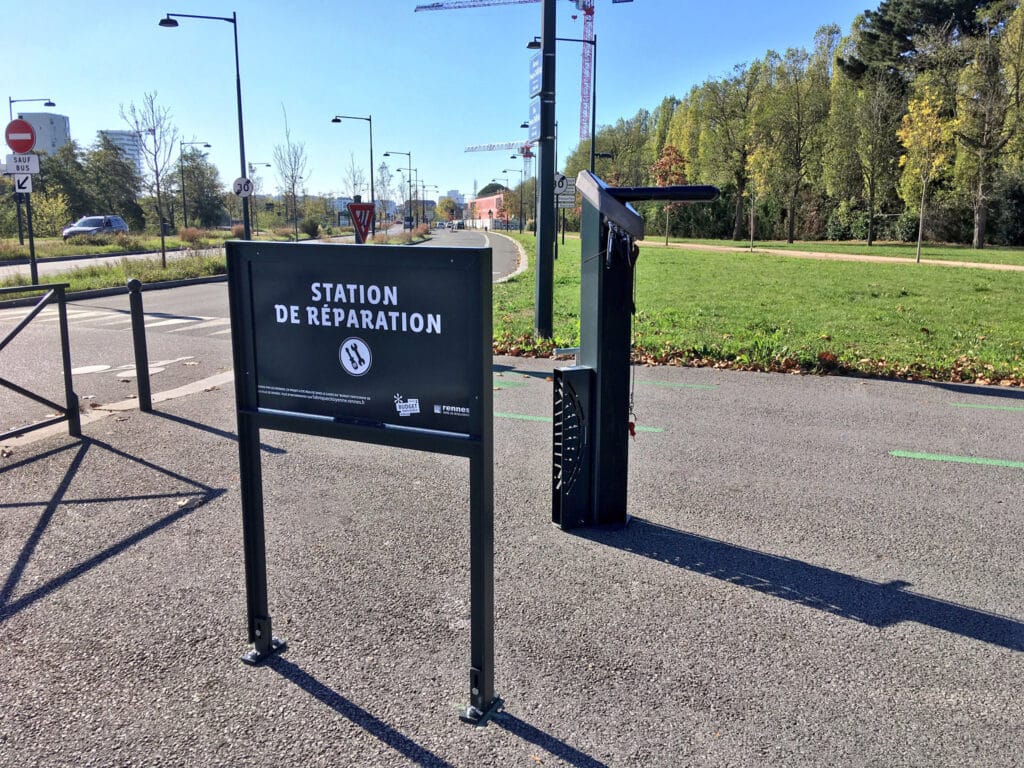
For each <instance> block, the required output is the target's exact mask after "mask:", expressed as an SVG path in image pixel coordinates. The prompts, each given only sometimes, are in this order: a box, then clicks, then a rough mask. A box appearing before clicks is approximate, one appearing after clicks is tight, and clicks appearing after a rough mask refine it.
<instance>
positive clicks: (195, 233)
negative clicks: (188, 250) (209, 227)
mask: <svg viewBox="0 0 1024 768" xmlns="http://www.w3.org/2000/svg"><path fill="white" fill-rule="evenodd" d="M178 239H179V240H181V241H182V242H183V243H188V244H189V245H191V246H193V247H195V246H197V245H199V243H200V242H202V239H203V233H202V231H201V230H199V229H197V228H196V227H183V228H182V229H180V230H178Z"/></svg>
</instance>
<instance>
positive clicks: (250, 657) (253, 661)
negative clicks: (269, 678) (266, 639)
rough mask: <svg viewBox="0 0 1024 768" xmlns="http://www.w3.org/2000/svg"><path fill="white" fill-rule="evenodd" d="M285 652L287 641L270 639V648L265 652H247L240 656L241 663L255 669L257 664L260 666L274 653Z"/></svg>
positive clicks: (253, 650) (254, 650)
mask: <svg viewBox="0 0 1024 768" xmlns="http://www.w3.org/2000/svg"><path fill="white" fill-rule="evenodd" d="M286 650H288V643H287V641H285V640H281V639H279V638H276V637H272V638H271V639H270V648H268V649H267V650H265V651H261V650H259V649H257V648H253V649H252V650H251V651H247V652H245V653H243V654H242V661H243V662H244V663H245V664H248V665H249V666H251V667H255V666H256V665H257V664H261V663H262V662H264V661H266V660H267V659H269V658H270V657H271V656H273V655H274V654H275V653H281V652H282V651H286Z"/></svg>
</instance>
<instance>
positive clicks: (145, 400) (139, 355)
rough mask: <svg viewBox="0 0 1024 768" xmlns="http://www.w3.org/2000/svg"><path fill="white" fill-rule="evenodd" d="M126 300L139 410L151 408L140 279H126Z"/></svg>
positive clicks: (148, 410) (150, 409)
mask: <svg viewBox="0 0 1024 768" xmlns="http://www.w3.org/2000/svg"><path fill="white" fill-rule="evenodd" d="M128 301H129V304H130V306H131V312H132V344H133V345H134V347H135V378H136V380H137V381H138V383H139V410H140V411H145V412H146V413H150V412H152V410H153V396H152V394H151V392H150V389H149V352H148V351H147V350H146V318H145V315H144V314H143V311H142V281H140V280H136V279H135V278H132V279H131V280H129V281H128Z"/></svg>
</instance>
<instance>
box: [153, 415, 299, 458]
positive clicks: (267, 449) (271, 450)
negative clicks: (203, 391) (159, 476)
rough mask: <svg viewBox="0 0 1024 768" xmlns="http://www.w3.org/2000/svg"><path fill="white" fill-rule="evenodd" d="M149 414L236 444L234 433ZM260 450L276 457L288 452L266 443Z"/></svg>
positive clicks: (168, 416) (261, 445)
mask: <svg viewBox="0 0 1024 768" xmlns="http://www.w3.org/2000/svg"><path fill="white" fill-rule="evenodd" d="M150 413H151V414H152V415H153V416H159V417H160V418H161V419H167V420H168V421H173V422H175V423H177V424H181V425H183V426H186V427H193V428H194V429H199V430H202V431H203V432H209V433H210V434H211V435H216V436H217V437H223V438H226V439H228V440H231V441H233V442H236V443H237V442H238V435H237V434H235V433H234V432H226V431H225V430H223V429H217V428H216V427H211V426H210V425H209V424H203V423H202V422H198V421H192V419H186V418H183V417H181V416H172V415H171V414H169V413H162V412H160V411H157V410H153V411H151V412H150ZM260 450H261V451H263V452H264V453H271V454H274V455H277V456H279V455H282V454H285V453H288V451H286V450H285V449H284V448H275V447H274V446H272V445H267V444H266V443H260Z"/></svg>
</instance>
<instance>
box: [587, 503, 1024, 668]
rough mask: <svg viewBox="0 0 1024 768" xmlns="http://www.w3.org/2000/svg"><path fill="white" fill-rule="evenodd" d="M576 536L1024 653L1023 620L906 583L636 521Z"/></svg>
mask: <svg viewBox="0 0 1024 768" xmlns="http://www.w3.org/2000/svg"><path fill="white" fill-rule="evenodd" d="M574 533H575V534H576V535H578V536H580V537H582V538H586V539H589V540H591V541H595V542H598V543H601V544H605V545H607V546H609V547H616V548H617V549H621V550H624V551H626V552H632V553H634V554H637V555H642V556H643V557H649V558H651V559H652V560H658V561H660V562H663V563H666V564H668V565H674V566H676V567H678V568H683V569H685V570H687V571H692V572H694V573H700V574H703V575H705V576H710V577H712V578H715V579H720V580H721V581H727V582H729V583H731V584H735V585H737V586H740V587H747V588H748V589H753V590H756V591H758V592H763V593H765V594H769V595H772V596H774V597H779V598H782V599H783V600H790V601H792V602H795V603H800V604H802V605H805V606H807V607H809V608H815V609H817V610H819V611H825V612H826V613H831V614H834V615H836V616H842V617H843V618H845V619H850V620H852V621H859V622H861V623H863V624H867V625H869V626H872V627H878V628H882V627H889V626H892V625H894V624H898V623H900V622H903V621H916V622H918V623H919V624H924V625H926V626H929V627H935V628H936V629H941V630H944V631H946V632H952V633H954V634H957V635H962V636H963V637H968V638H971V639H973V640H981V641H982V642H985V643H991V644H992V645H998V646H1001V647H1003V648H1009V649H1010V650H1012V651H1024V623H1022V622H1020V621H1017V620H1015V619H1011V618H1008V617H1006V616H1000V615H998V614H994V613H988V612H987V611H981V610H977V609H974V608H968V607H967V606H963V605H958V604H956V603H949V602H946V601H944V600H938V599H936V598H932V597H927V596H925V595H917V594H914V593H912V592H905V591H904V588H905V587H908V586H910V584H909V583H907V582H904V581H893V582H887V583H879V582H874V581H869V580H867V579H861V578H858V577H856V576H850V575H848V574H845V573H840V572H839V571H833V570H830V569H828V568H822V567H821V566H817V565H811V564H810V563H805V562H803V561H801V560H793V559H791V558H788V557H780V556H777V555H770V554H767V553H765V552H758V551H757V550H753V549H747V548H745V547H740V546H737V545H735V544H728V543H726V542H724V541H718V540H716V539H710V538H707V537H706V536H700V535H698V534H695V533H687V532H685V531H677V530H675V529H673V528H668V527H666V526H663V525H658V524H656V523H651V522H648V521H647V520H642V519H639V518H633V519H632V520H631V521H630V523H629V525H628V526H627V527H625V528H620V529H616V530H591V531H584V530H580V531H575V532H574Z"/></svg>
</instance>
